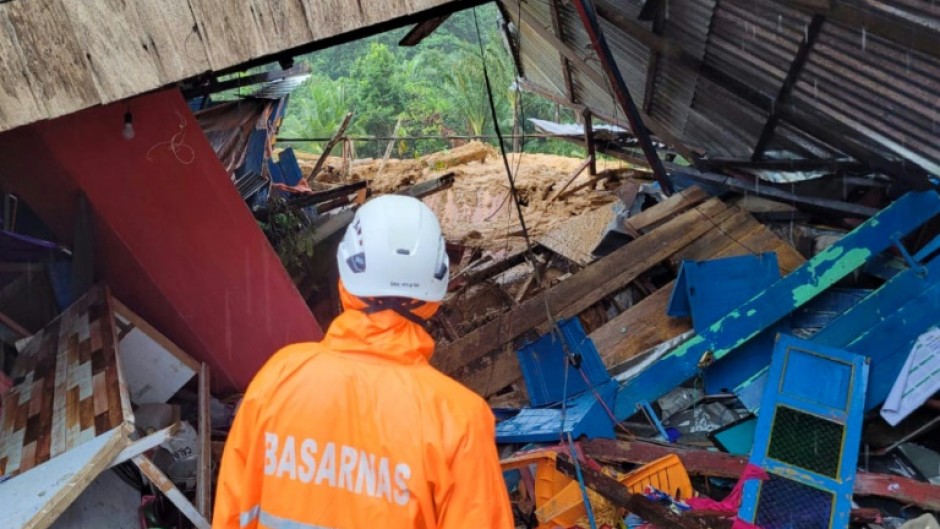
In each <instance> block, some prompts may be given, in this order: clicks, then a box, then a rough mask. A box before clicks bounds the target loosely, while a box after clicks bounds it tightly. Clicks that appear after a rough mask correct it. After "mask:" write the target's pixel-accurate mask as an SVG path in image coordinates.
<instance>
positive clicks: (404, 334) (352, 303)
mask: <svg viewBox="0 0 940 529" xmlns="http://www.w3.org/2000/svg"><path fill="white" fill-rule="evenodd" d="M339 295H340V301H341V302H342V304H343V309H344V310H343V313H342V314H340V315H339V316H338V317H337V318H336V319H335V320H333V323H332V324H331V325H330V327H329V329H328V330H327V332H326V336H324V338H323V341H322V342H321V343H322V344H323V345H324V346H325V347H326V348H328V349H330V350H332V351H339V352H345V353H356V354H362V355H367V356H374V357H377V358H385V359H389V360H393V361H396V362H400V363H405V364H413V363H419V362H427V361H428V360H430V358H431V355H432V354H434V339H433V338H431V335H430V334H428V333H427V331H425V330H424V328H423V327H422V326H421V325H418V324H417V323H415V322H413V321H411V320H409V319H408V318H405V317H404V316H401V315H400V314H398V313H397V312H395V311H393V310H383V311H379V312H374V313H371V314H368V313H366V312H363V310H364V309H365V308H367V307H368V306H369V304H368V303H367V302H366V301H365V300H363V299H361V298H359V297H356V296H354V295H353V294H351V293H349V291H348V290H346V288H345V287H344V286H343V283H342V281H340V282H339ZM439 308H440V303H432V302H424V303H422V304H421V305H420V306H418V307H416V308H414V309H412V311H411V312H412V314H414V315H415V316H418V317H419V318H421V319H422V320H427V319H429V318H431V317H432V316H434V314H435V313H436V312H437V310H438V309H439Z"/></svg>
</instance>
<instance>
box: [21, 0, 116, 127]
mask: <svg viewBox="0 0 940 529" xmlns="http://www.w3.org/2000/svg"><path fill="white" fill-rule="evenodd" d="M7 14H8V15H9V20H10V24H11V26H12V29H13V31H14V33H15V34H16V38H17V40H18V41H19V44H20V50H21V52H22V55H23V63H24V64H25V65H26V67H27V68H28V70H29V71H30V72H31V78H30V82H31V84H32V87H33V90H34V96H35V98H36V100H37V101H42V102H43V103H44V105H45V109H46V112H45V116H44V117H47V118H49V117H56V116H61V115H64V114H68V113H70V112H74V111H76V110H79V109H82V108H86V107H90V106H92V105H96V104H98V103H99V99H98V91H97V90H96V89H95V81H94V79H93V78H92V71H91V67H90V65H89V63H88V60H87V59H86V57H85V55H84V54H83V53H82V50H81V48H80V47H79V46H78V44H77V42H78V39H77V38H76V36H75V32H74V31H73V30H72V25H71V24H70V22H69V20H68V13H67V12H66V11H65V8H64V7H63V5H62V0H44V1H42V2H11V3H10V4H9V8H8V9H7ZM86 33H87V32H86ZM2 53H5V51H3V52H2Z"/></svg>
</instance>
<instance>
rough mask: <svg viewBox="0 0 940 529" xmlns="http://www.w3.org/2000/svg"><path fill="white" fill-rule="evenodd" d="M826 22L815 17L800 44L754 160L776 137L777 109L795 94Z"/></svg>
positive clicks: (773, 105)
mask: <svg viewBox="0 0 940 529" xmlns="http://www.w3.org/2000/svg"><path fill="white" fill-rule="evenodd" d="M825 20H826V18H825V17H823V16H822V15H813V19H812V21H810V23H809V28H808V29H807V30H806V38H804V39H803V42H801V43H800V48H799V49H798V50H797V51H796V55H795V56H794V57H793V62H791V63H790V69H789V70H787V76H786V78H784V80H783V84H781V85H780V90H779V91H778V92H777V97H776V98H775V99H774V102H773V104H772V105H771V106H770V115H769V116H767V121H766V122H765V123H764V129H763V130H761V133H760V137H758V139H757V143H756V144H755V145H754V153H753V154H752V155H751V159H752V160H760V159H761V158H762V157H763V156H764V151H765V150H767V146H768V145H770V140H772V139H773V137H774V131H775V130H776V128H777V123H778V122H779V121H780V112H779V111H778V110H777V109H780V108H783V107H784V105H786V104H787V101H789V100H790V94H791V93H792V92H793V87H794V86H795V85H796V80H797V79H799V77H800V73H801V72H802V71H803V66H805V65H806V60H807V59H808V58H809V52H810V50H812V49H813V45H814V44H815V43H816V38H817V37H819V32H820V30H821V29H822V27H823V22H825Z"/></svg>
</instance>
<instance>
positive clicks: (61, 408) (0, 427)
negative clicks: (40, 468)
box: [0, 286, 132, 476]
mask: <svg viewBox="0 0 940 529" xmlns="http://www.w3.org/2000/svg"><path fill="white" fill-rule="evenodd" d="M116 342H117V340H116V335H115V324H114V318H113V315H112V311H111V307H110V303H109V298H108V292H107V288H105V287H103V286H98V287H95V288H93V289H92V290H91V291H90V292H89V293H88V294H87V295H85V297H83V298H82V299H81V300H79V301H78V302H76V303H75V304H74V305H72V306H71V307H70V308H69V309H68V310H66V311H65V312H64V313H62V314H61V315H60V316H59V317H58V318H56V319H55V320H53V322H52V323H50V324H49V325H48V326H46V328H44V329H43V330H42V331H40V332H39V333H37V334H36V335H35V336H34V337H33V338H31V339H30V341H29V342H28V343H27V344H26V346H25V347H24V349H23V351H22V352H21V353H20V355H19V356H18V357H17V360H16V364H15V365H14V367H13V371H12V378H13V379H14V381H16V385H15V386H14V387H13V389H12V390H11V391H9V392H8V393H6V394H5V395H3V409H2V414H0V475H5V476H9V475H15V474H18V473H21V472H24V471H26V470H29V469H30V468H33V467H35V466H37V465H40V464H41V463H44V462H46V461H48V460H49V459H51V458H53V457H55V456H57V455H59V454H62V453H64V452H66V451H68V450H71V449H73V448H75V447H77V446H79V445H81V444H83V443H86V442H88V441H90V440H92V439H94V438H95V437H97V436H99V435H102V434H104V433H106V432H108V431H110V430H113V429H114V428H117V427H119V426H121V425H122V424H123V423H124V422H125V421H126V420H131V419H132V412H131V410H130V401H129V399H128V397H127V391H126V388H125V386H124V382H123V380H122V375H121V371H120V368H119V365H118V357H117V347H116Z"/></svg>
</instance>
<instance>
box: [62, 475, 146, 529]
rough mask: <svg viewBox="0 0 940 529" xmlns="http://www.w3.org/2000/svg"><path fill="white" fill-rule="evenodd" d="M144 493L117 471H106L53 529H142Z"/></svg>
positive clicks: (66, 511)
mask: <svg viewBox="0 0 940 529" xmlns="http://www.w3.org/2000/svg"><path fill="white" fill-rule="evenodd" d="M139 508H140V491H139V490H138V489H136V488H135V487H133V486H131V485H130V484H129V483H127V482H126V481H124V480H123V479H121V476H119V475H118V474H117V473H116V472H102V473H101V474H99V475H98V477H97V478H95V479H94V480H93V481H92V482H91V484H89V485H88V488H86V489H85V490H84V491H83V492H82V493H81V494H80V495H79V496H78V498H77V499H76V500H75V501H74V502H73V503H72V504H71V505H70V506H69V508H68V509H66V510H65V512H63V513H62V514H61V515H60V516H59V517H58V518H57V519H56V520H55V522H53V524H52V526H51V529H130V528H134V529H136V528H138V527H140V512H139Z"/></svg>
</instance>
